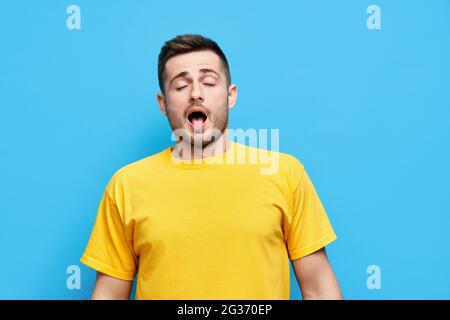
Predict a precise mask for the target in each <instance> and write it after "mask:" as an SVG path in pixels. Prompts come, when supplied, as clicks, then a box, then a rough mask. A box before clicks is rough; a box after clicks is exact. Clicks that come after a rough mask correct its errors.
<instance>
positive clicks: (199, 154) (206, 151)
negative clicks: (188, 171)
mask: <svg viewBox="0 0 450 320" xmlns="http://www.w3.org/2000/svg"><path fill="white" fill-rule="evenodd" d="M227 137H228V129H225V130H224V132H223V133H222V134H221V135H220V137H219V138H218V139H217V140H215V141H214V142H212V143H210V144H208V145H207V146H206V147H203V146H202V145H200V146H196V145H194V146H192V145H191V144H190V143H189V144H188V143H185V142H184V141H181V142H178V143H177V144H176V146H175V148H173V147H172V156H173V157H175V158H178V159H182V160H195V159H203V158H207V157H211V156H216V155H219V154H221V153H224V152H226V151H227V150H228V148H229V141H228V138H227Z"/></svg>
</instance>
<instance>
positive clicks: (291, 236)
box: [81, 34, 342, 299]
mask: <svg viewBox="0 0 450 320" xmlns="http://www.w3.org/2000/svg"><path fill="white" fill-rule="evenodd" d="M158 77H159V85H160V89H161V92H160V93H158V95H157V101H158V105H159V108H160V110H161V112H162V113H163V114H164V115H165V116H167V118H168V120H169V124H170V126H171V128H172V130H173V131H174V135H175V138H176V144H175V146H172V147H169V148H167V149H165V150H163V151H162V152H160V153H157V154H155V155H152V156H149V157H146V158H144V159H141V160H139V161H136V162H134V163H132V164H129V165H127V166H125V167H123V168H121V169H119V170H118V171H117V172H116V173H115V174H114V175H113V177H112V178H111V180H110V181H109V183H108V185H107V186H106V188H105V191H104V194H103V197H102V200H101V203H100V206H99V210H98V213H97V219H96V222H95V225H94V228H93V231H92V234H91V237H90V239H89V243H88V245H87V247H86V250H85V252H84V254H83V256H82V258H81V262H83V263H84V264H86V265H88V266H90V267H92V268H93V269H95V270H97V279H96V283H95V288H94V292H93V295H92V299H129V296H130V290H131V287H132V282H133V279H134V277H135V275H136V273H137V275H138V276H137V287H136V299H289V294H290V291H289V290H290V288H289V282H290V281H289V271H290V269H289V260H291V261H292V264H293V269H294V271H295V276H296V279H297V281H298V284H299V286H300V289H301V292H302V295H303V298H304V299H341V298H342V295H341V292H340V289H339V286H338V283H337V281H336V278H335V276H334V273H333V271H332V268H331V266H330V263H329V261H328V259H327V255H326V252H325V246H326V245H327V244H329V243H330V242H332V241H334V240H335V239H336V235H335V233H334V231H333V229H332V227H331V224H330V222H329V220H328V218H327V215H326V213H325V210H324V208H323V206H322V204H321V201H320V200H319V197H318V195H317V194H316V192H315V189H314V187H313V185H312V183H311V181H310V179H309V177H308V175H307V173H306V171H305V169H304V167H303V165H302V164H301V163H300V161H299V160H297V159H296V158H295V157H293V156H290V155H288V154H285V153H281V152H275V151H267V150H266V151H267V153H266V155H267V154H270V155H271V156H274V155H275V156H276V157H277V159H278V162H279V165H278V166H277V167H276V170H273V172H269V174H268V173H267V172H266V173H264V174H263V173H262V170H261V169H262V168H261V167H262V163H261V161H256V162H255V161H251V160H252V159H253V160H254V158H252V156H251V154H252V152H253V155H254V154H255V151H256V154H257V155H261V156H262V155H263V154H264V153H262V152H261V151H262V150H261V149H258V148H255V147H250V146H246V145H244V144H241V143H236V142H234V141H232V140H231V139H229V137H228V111H229V109H231V108H232V107H233V106H234V104H235V102H236V98H237V87H236V85H234V84H231V76H230V70H229V66H228V62H227V59H226V57H225V55H224V54H223V52H222V50H221V49H220V48H219V46H218V45H217V44H216V43H215V42H214V41H212V40H210V39H208V38H205V37H203V36H200V35H191V34H187V35H181V36H177V37H175V38H174V39H172V40H170V41H167V42H166V43H165V45H164V46H163V47H162V49H161V52H160V55H159V61H158ZM242 155H243V157H241V158H240V159H241V161H236V157H237V158H239V157H240V156H242ZM212 160H213V161H212ZM242 160H243V161H242Z"/></svg>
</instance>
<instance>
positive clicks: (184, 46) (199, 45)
mask: <svg viewBox="0 0 450 320" xmlns="http://www.w3.org/2000/svg"><path fill="white" fill-rule="evenodd" d="M203 50H211V51H213V52H214V53H216V54H217V55H218V56H219V57H220V59H221V60H222V64H223V67H224V69H225V75H226V78H227V81H228V86H229V85H230V84H231V74H230V67H229V66H228V61H227V58H226V57H225V54H224V53H223V52H222V49H220V47H219V45H218V44H217V43H216V42H214V41H213V40H211V39H209V38H206V37H204V36H202V35H199V34H182V35H178V36H176V37H175V38H173V39H171V40H168V41H166V42H165V43H164V45H163V46H162V48H161V52H160V53H159V56H158V82H159V88H160V89H161V92H162V93H165V92H164V76H165V74H164V70H165V66H166V62H167V60H169V59H170V58H172V57H174V56H176V55H179V54H183V53H188V52H193V51H203Z"/></svg>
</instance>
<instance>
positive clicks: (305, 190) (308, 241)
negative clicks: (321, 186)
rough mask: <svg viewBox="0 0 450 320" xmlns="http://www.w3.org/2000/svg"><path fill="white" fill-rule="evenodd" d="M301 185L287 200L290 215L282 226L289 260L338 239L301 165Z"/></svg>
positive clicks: (299, 184) (298, 185)
mask: <svg viewBox="0 0 450 320" xmlns="http://www.w3.org/2000/svg"><path fill="white" fill-rule="evenodd" d="M298 170H300V171H301V172H300V181H299V182H298V184H297V185H296V186H295V187H294V190H293V192H292V194H291V197H290V206H289V207H290V210H291V212H290V214H289V217H288V219H286V221H285V223H284V233H285V242H286V246H287V250H288V255H289V258H290V259H291V260H294V259H299V258H302V257H304V256H307V255H309V254H311V253H313V252H315V251H317V250H319V249H321V248H323V247H324V246H326V245H327V244H329V243H330V242H332V241H334V240H336V239H337V237H336V234H335V232H334V230H333V228H332V226H331V223H330V221H329V219H328V216H327V214H326V212H325V209H324V207H323V205H322V202H321V201H320V199H319V196H318V195H317V192H316V190H315V188H314V186H313V184H312V182H311V180H310V178H309V176H308V174H307V172H306V170H305V169H304V167H303V165H301V168H299V169H298Z"/></svg>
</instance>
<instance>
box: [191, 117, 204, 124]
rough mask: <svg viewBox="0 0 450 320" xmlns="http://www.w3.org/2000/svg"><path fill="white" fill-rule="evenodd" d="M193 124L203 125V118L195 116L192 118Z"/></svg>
mask: <svg viewBox="0 0 450 320" xmlns="http://www.w3.org/2000/svg"><path fill="white" fill-rule="evenodd" d="M192 124H193V125H194V126H201V125H202V124H203V118H201V117H199V118H193V119H192Z"/></svg>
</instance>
